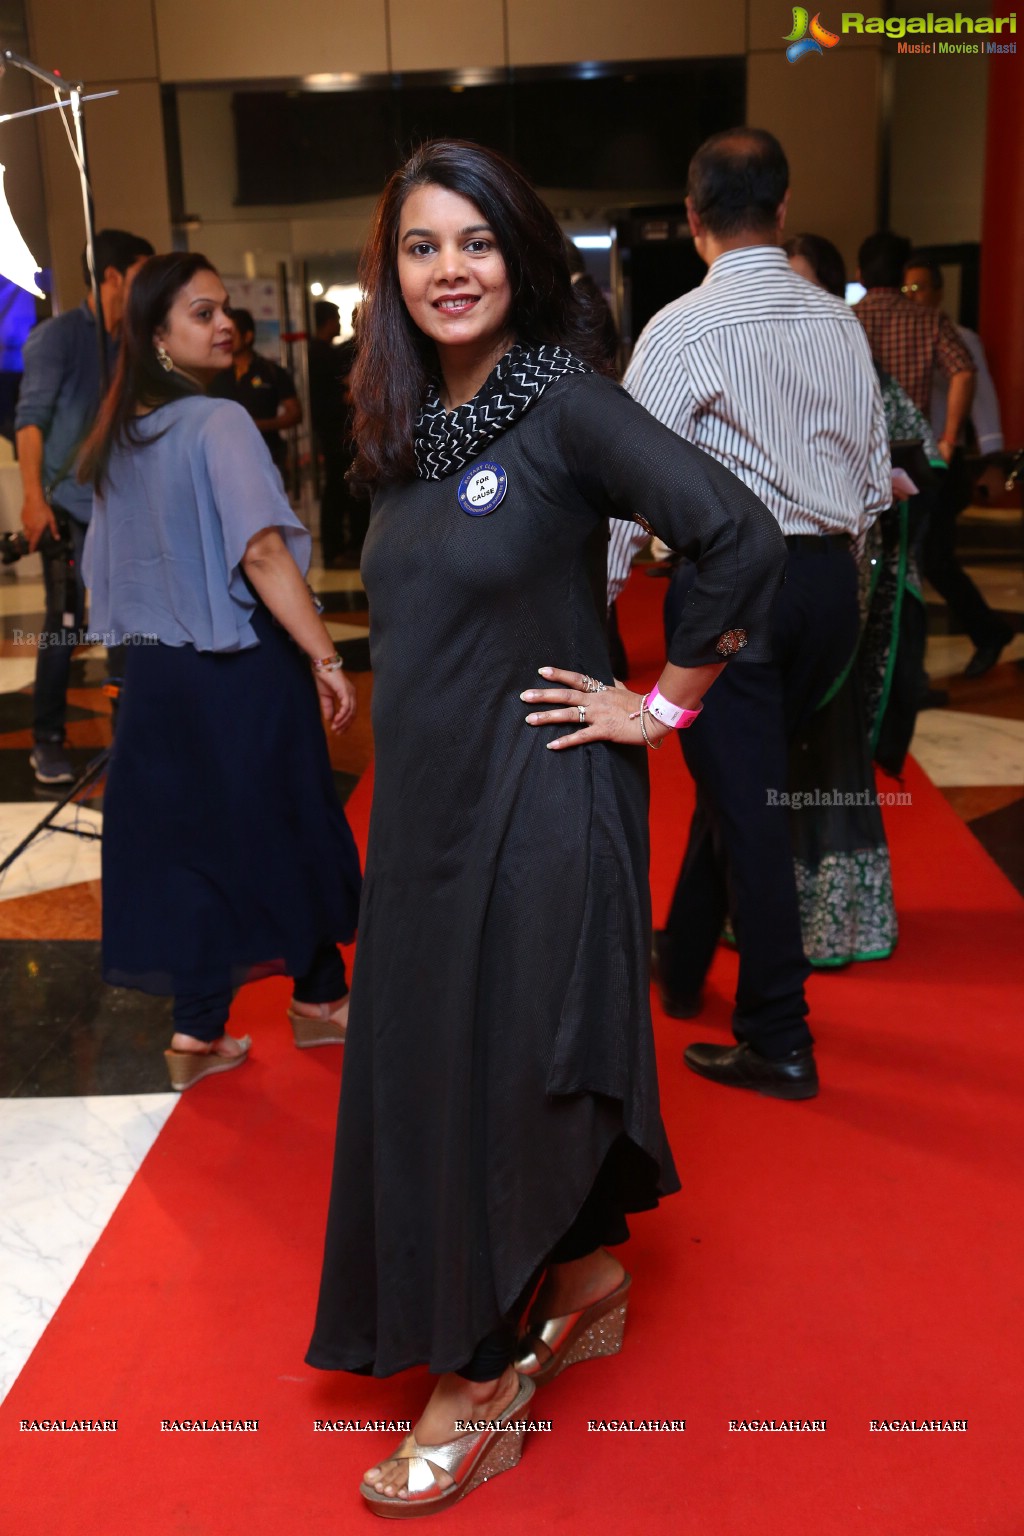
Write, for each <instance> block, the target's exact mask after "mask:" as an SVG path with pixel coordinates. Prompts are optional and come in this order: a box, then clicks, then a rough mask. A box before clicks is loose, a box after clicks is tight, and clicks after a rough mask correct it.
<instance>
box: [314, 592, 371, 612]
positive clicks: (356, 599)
mask: <svg viewBox="0 0 1024 1536" xmlns="http://www.w3.org/2000/svg"><path fill="white" fill-rule="evenodd" d="M314 590H315V588H314ZM316 595H317V597H318V598H319V599H320V601H321V603H323V606H324V612H325V613H367V612H368V611H369V606H370V605H369V600H368V598H367V596H366V593H365V592H364V591H363V590H362V589H361V588H359V589H357V590H355V591H344V592H334V591H332V592H317V594H316Z"/></svg>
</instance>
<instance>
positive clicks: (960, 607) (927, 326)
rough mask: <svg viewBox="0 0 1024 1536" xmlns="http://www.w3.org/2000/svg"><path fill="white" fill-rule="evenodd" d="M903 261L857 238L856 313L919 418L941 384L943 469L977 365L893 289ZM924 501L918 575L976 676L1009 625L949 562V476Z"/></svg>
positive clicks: (950, 327)
mask: <svg viewBox="0 0 1024 1536" xmlns="http://www.w3.org/2000/svg"><path fill="white" fill-rule="evenodd" d="M909 256H910V241H909V240H905V239H903V237H902V236H900V235H894V234H890V233H888V232H883V233H880V234H877V235H871V236H870V237H869V238H868V239H867V240H865V241H864V244H863V245H862V246H861V248H860V252H859V264H860V279H861V282H862V283H863V284H864V286H865V287H866V288H867V290H868V291H867V293H866V294H865V296H864V298H863V299H861V301H860V303H859V304H858V305H857V306H856V313H857V316H858V318H859V320H860V322H861V324H862V325H863V327H864V330H865V332H866V333H867V338H868V343H869V344H870V347H871V352H872V355H873V357H874V359H875V362H876V363H877V364H878V366H879V367H880V368H883V369H884V370H885V372H886V373H889V374H891V375H892V377H893V378H894V379H895V380H896V382H897V384H901V385H902V386H903V388H904V389H905V390H906V392H907V394H908V395H909V396H910V398H911V399H912V400H913V402H914V404H915V405H916V406H917V407H918V409H919V410H920V411H921V412H922V413H923V414H924V416H925V417H930V416H931V414H932V405H933V391H934V390H936V389H937V388H938V386H939V382H940V381H942V380H944V381H945V386H946V412H945V422H944V424H943V428H942V435H941V436H940V437H939V439H938V445H939V453H940V454H941V455H942V457H943V459H944V460H945V462H946V464H947V465H948V464H949V463H950V460H951V459H953V457H954V455H955V454H956V451H957V444H958V442H959V440H960V437H961V432H962V429H963V427H964V426H965V425H966V423H967V420H968V418H969V417H970V414H971V405H972V402H973V400H974V389H975V382H976V379H977V368H976V365H975V362H974V358H973V357H972V356H971V353H970V350H969V348H968V347H967V344H966V342H965V341H964V339H963V337H962V336H961V335H960V332H959V330H958V329H957V327H956V326H955V325H954V324H953V322H952V320H950V318H949V316H948V315H944V314H943V313H942V311H941V310H940V309H938V308H931V307H928V306H926V305H923V304H918V303H915V301H914V300H913V299H911V298H908V297H906V296H904V294H903V293H902V292H901V291H900V290H901V286H902V284H903V274H904V269H905V267H906V264H907V260H908V258H909ZM923 499H924V498H922V500H923ZM928 503H929V504H928V513H927V520H926V523H925V526H924V530H923V536H922V544H921V561H922V566H923V569H924V573H925V575H926V576H927V577H928V580H929V581H930V582H931V583H932V585H933V586H934V587H936V588H937V589H938V591H939V593H940V594H941V595H942V597H944V598H945V600H946V602H947V604H948V605H949V607H950V611H951V612H952V613H953V614H954V616H955V617H956V619H957V620H958V622H959V623H960V624H962V625H963V627H964V628H965V629H966V630H967V633H968V634H969V635H970V637H971V640H972V642H973V644H974V647H975V650H974V655H973V656H972V657H971V658H970V660H969V661H968V663H967V665H966V667H965V668H964V676H965V677H981V676H982V675H983V674H984V673H985V672H987V671H988V670H989V669H990V668H991V667H993V666H995V664H996V662H997V661H998V659H999V655H1000V652H1001V651H1002V649H1003V647H1004V646H1006V645H1008V644H1009V642H1010V640H1012V638H1013V627H1012V625H1010V624H1008V623H1007V622H1006V620H1005V619H1004V618H1002V617H1001V616H1000V615H999V614H998V613H993V611H992V609H991V608H990V607H989V606H988V604H987V603H986V601H985V599H984V597H983V596H982V594H981V593H980V592H979V591H978V589H977V587H976V586H975V585H974V583H973V582H972V581H971V579H970V577H969V576H968V575H967V573H966V571H964V570H963V568H962V566H961V565H960V562H959V561H958V560H957V558H956V548H955V540H956V533H955V525H956V515H957V512H958V511H959V505H958V503H957V498H956V485H955V479H954V477H953V476H952V475H950V474H944V475H943V476H942V482H941V484H940V485H939V486H938V488H937V490H935V491H934V492H932V493H931V494H930V495H929V497H928ZM922 689H923V691H922V700H923V702H924V703H925V704H942V703H947V702H948V695H947V694H946V693H945V692H944V690H941V689H930V688H928V684H927V679H923V680H922Z"/></svg>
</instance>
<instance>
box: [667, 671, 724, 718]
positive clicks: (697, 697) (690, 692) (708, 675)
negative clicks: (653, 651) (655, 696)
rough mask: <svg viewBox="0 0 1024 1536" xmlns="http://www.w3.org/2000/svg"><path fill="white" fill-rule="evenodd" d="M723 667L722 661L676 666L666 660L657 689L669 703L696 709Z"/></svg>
mask: <svg viewBox="0 0 1024 1536" xmlns="http://www.w3.org/2000/svg"><path fill="white" fill-rule="evenodd" d="M724 668H725V662H724V661H718V662H711V663H709V664H708V665H707V666H705V667H677V666H675V665H674V664H673V663H672V662H671V661H666V663H665V670H664V672H663V673H662V674H661V677H660V678H659V679H658V690H659V692H661V693H663V694H664V695H665V697H666V699H668V701H669V703H670V704H677V705H678V706H679V708H680V709H696V708H697V706H698V705H699V703H700V701H701V699H702V698H703V697H704V695H705V694H706V693H707V691H708V689H709V688H710V687H711V684H712V683H713V682H714V680H715V678H716V677H717V676H718V674H719V673H720V672H721V671H723V670H724Z"/></svg>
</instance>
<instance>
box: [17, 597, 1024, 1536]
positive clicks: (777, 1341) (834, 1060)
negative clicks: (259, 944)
mask: <svg viewBox="0 0 1024 1536" xmlns="http://www.w3.org/2000/svg"><path fill="white" fill-rule="evenodd" d="M662 593H663V587H662V585H661V583H657V582H653V581H649V580H647V579H645V578H642V577H639V576H637V577H634V579H633V582H632V584H631V587H630V589H629V591H628V593H627V598H626V602H625V614H624V619H625V622H624V631H625V634H626V642H627V646H628V647H629V648H630V651H631V655H632V658H633V662H634V670H635V672H636V673H637V675H638V676H639V678H640V679H641V680H643V681H650V680H653V678H654V676H656V674H657V670H658V666H659V655H658V643H657V616H658V608H659V606H660V599H661V596H662ZM652 769H653V773H654V809H653V814H654V818H655V823H656V826H657V829H658V832H657V837H656V840H655V846H656V850H657V853H656V860H655V867H654V871H653V879H654V891H655V912H656V915H657V916H658V917H660V916H661V915H662V913H663V911H664V907H665V903H666V901H667V898H668V894H669V891H670V888H671V883H672V880H673V879H674V876H675V866H676V862H677V857H678V850H679V849H680V848H681V846H682V841H683V837H684V833H685V827H686V823H687V818H688V811H689V804H690V795H689V790H688V786H687V782H686V779H685V774H684V771H683V768H682V765H681V759H680V754H679V753H678V751H677V750H675V749H674V747H673V746H672V744H671V743H670V744H669V746H668V747H666V749H665V750H664V751H663V752H661V753H659V754H658V755H657V756H656V757H654V758H652ZM907 787H909V789H910V790H911V792H912V794H913V804H912V806H910V807H899V808H894V809H893V810H892V811H891V812H890V813H889V816H888V826H889V831H890V838H891V845H892V852H893V863H894V868H895V877H896V890H897V899H898V904H899V909H900V919H901V938H900V944H899V948H898V950H897V953H896V955H895V956H894V958H893V959H892V960H890V961H888V962H884V963H880V964H875V965H870V964H868V965H862V966H860V967H857V968H854V969H853V970H851V971H849V972H846V973H840V974H836V975H827V976H822V975H819V976H815V977H814V978H812V981H811V983H810V987H811V1005H812V1019H813V1024H814V1028H815V1031H816V1034H817V1037H818V1041H819V1051H818V1054H819V1062H820V1066H821V1071H822V1078H823V1084H824V1087H823V1090H822V1093H821V1096H820V1097H819V1098H818V1099H816V1100H814V1101H813V1102H811V1103H809V1104H795V1105H789V1104H779V1103H775V1102H771V1101H768V1100H764V1099H761V1098H758V1097H756V1096H753V1095H745V1094H738V1093H733V1092H728V1091H726V1090H723V1089H718V1088H715V1087H713V1086H712V1085H710V1084H708V1083H704V1082H702V1081H700V1080H699V1079H697V1078H695V1077H693V1076H692V1075H691V1074H689V1073H687V1072H686V1071H685V1070H684V1069H683V1067H682V1066H681V1063H680V1051H681V1048H682V1046H683V1045H684V1044H686V1043H687V1042H688V1041H690V1040H692V1039H698V1038H705V1037H706V1038H709V1039H712V1040H725V1039H726V1038H727V1036H726V1030H727V1027H728V1017H729V997H730V992H731V986H732V979H733V975H734V966H735V960H734V958H733V957H732V956H731V955H729V954H728V953H725V952H723V953H721V955H720V956H719V958H718V960H717V961H716V965H715V969H714V972H713V975H712V985H711V998H710V1002H709V1006H708V1009H707V1011H706V1014H705V1016H704V1018H703V1019H701V1020H699V1021H695V1022H694V1023H693V1024H692V1025H689V1024H688V1025H681V1024H677V1023H673V1022H671V1021H669V1020H665V1019H658V1021H657V1030H658V1039H659V1048H660V1065H661V1073H662V1088H663V1096H664V1109H665V1118H666V1121H667V1124H668V1127H669V1130H670V1133H671V1135H672V1139H673V1143H674V1147H675V1152H676V1157H677V1161H678V1163H679V1167H680V1170H681V1172H682V1174H683V1179H684V1185H685V1188H684V1191H683V1193H682V1194H681V1195H679V1196H677V1197H675V1198H673V1199H672V1200H670V1201H668V1202H667V1203H666V1204H665V1206H664V1207H663V1209H662V1210H661V1211H660V1212H658V1213H653V1214H651V1215H648V1216H644V1217H640V1218H638V1219H637V1220H636V1222H635V1227H634V1240H633V1242H632V1243H631V1245H630V1249H629V1255H628V1262H629V1265H630V1268H631V1269H632V1271H633V1273H634V1276H635V1284H634V1289H633V1302H632V1307H631V1312H630V1321H629V1325H628V1331H627V1343H626V1349H625V1350H624V1352H623V1353H622V1354H621V1355H620V1356H618V1357H616V1358H614V1359H611V1360H603V1361H599V1362H593V1363H589V1364H587V1365H585V1366H583V1367H575V1368H573V1369H572V1370H570V1371H568V1372H567V1373H565V1374H564V1375H563V1376H562V1377H561V1378H559V1379H558V1380H557V1381H556V1382H554V1383H553V1384H552V1385H550V1386H549V1387H547V1388H545V1389H544V1391H543V1395H542V1396H539V1397H538V1399H537V1402H536V1413H537V1415H538V1416H540V1415H543V1416H545V1417H549V1418H550V1419H551V1420H552V1421H553V1432H552V1433H550V1434H534V1435H533V1436H531V1437H530V1439H529V1440H528V1443H527V1449H526V1453H525V1456H524V1459H523V1463H522V1466H521V1467H520V1469H519V1470H518V1471H517V1472H515V1473H513V1474H512V1475H511V1476H507V1477H502V1478H500V1479H498V1481H496V1482H495V1483H494V1484H493V1485H490V1486H488V1487H487V1488H485V1489H483V1490H481V1491H480V1492H478V1493H475V1494H474V1495H473V1496H472V1497H471V1498H470V1499H469V1500H468V1501H467V1502H466V1503H464V1504H461V1505H459V1506H458V1507H457V1508H456V1509H455V1510H453V1511H452V1512H451V1513H449V1514H448V1515H446V1516H443V1517H440V1518H441V1519H443V1521H444V1523H445V1529H448V1530H451V1531H453V1532H457V1531H468V1530H470V1529H484V1530H486V1531H487V1532H493V1533H495V1536H513V1533H515V1536H519V1533H520V1532H522V1531H524V1530H541V1531H558V1530H564V1531H568V1530H570V1529H572V1530H577V1529H583V1530H587V1531H590V1532H593V1533H600V1536H604V1533H612V1532H619V1531H622V1532H626V1533H629V1536H632V1533H640V1532H643V1533H647V1532H661V1531H668V1530H671V1531H673V1532H674V1531H677V1530H678V1531H682V1532H686V1533H692V1536H847V1533H849V1536H854V1533H856V1536H976V1533H977V1536H981V1533H984V1536H1020V1533H1021V1532H1022V1531H1024V1495H1022V1492H1021V1479H1020V1473H1019V1443H1020V1433H1019V1421H1020V1416H1021V1412H1022V1405H1021V1400H1020V1387H1019V1382H1020V1361H1021V1359H1022V1358H1024V1350H1022V1340H1021V1320H1020V1319H1021V1307H1020V1297H1021V1275H1022V1274H1024V1251H1022V1250H1024V1240H1022V1223H1021V1219H1020V1207H1019V1171H1020V1168H1021V1166H1022V1157H1021V1150H1022V1149H1021V1141H1022V1136H1021V1130H1020V1124H1021V1113H1020V1102H1021V1077H1022V1071H1021V1068H1022V1065H1024V1042H1022V1040H1021V1035H1020V1025H1019V1011H1020V1010H1019V992H1018V993H1017V996H1016V997H1015V996H1014V992H1013V990H1012V983H1013V980H1014V978H1015V977H1016V978H1017V979H1019V977H1020V970H1021V967H1020V949H1021V925H1020V905H1021V904H1020V901H1019V898H1018V897H1017V895H1016V894H1015V892H1014V891H1013V889H1012V888H1011V886H1010V885H1009V884H1008V882H1007V881H1006V880H1005V879H1004V878H1003V877H1002V875H1001V874H1000V873H999V871H998V870H997V869H996V868H995V866H994V865H993V864H992V863H991V862H990V861H989V859H988V857H987V856H986V854H985V853H984V852H983V851H982V850H981V848H980V847H979V845H978V844H977V843H976V842H975V840H974V839H973V837H972V836H971V834H970V833H969V832H968V831H967V829H966V828H965V827H964V826H962V825H961V823H960V822H959V821H958V820H957V819H956V818H955V816H954V815H953V813H952V812H951V811H950V809H949V808H948V806H947V805H946V804H945V802H944V801H943V799H942V798H941V796H940V795H939V794H938V792H937V791H936V790H935V789H933V788H932V786H931V785H930V784H929V783H928V782H927V780H926V779H925V778H924V776H923V775H922V774H921V773H920V772H919V771H917V770H916V768H914V767H913V765H911V768H910V770H909V772H908V775H907ZM367 805H368V788H367V785H366V784H365V783H364V784H363V785H361V786H360V789H359V790H358V791H357V793H356V796H355V797H354V800H353V803H352V807H351V811H352V819H353V824H354V825H355V826H356V828H357V831H358V832H359V833H360V834H362V833H363V832H364V831H365V817H366V810H367ZM286 995H287V986H286V984H285V983H283V982H266V983H263V984H261V985H259V986H257V987H252V988H250V989H248V990H247V991H245V992H243V993H242V994H241V995H240V997H239V1000H238V1003H237V1005H236V1009H235V1013H234V1015H233V1024H234V1027H236V1028H237V1029H238V1030H240V1031H241V1030H245V1029H247V1028H248V1029H251V1031H252V1033H253V1035H254V1037H255V1040H256V1045H255V1048H254V1053H253V1060H252V1062H251V1064H250V1065H248V1066H247V1067H245V1068H244V1069H243V1071H241V1072H239V1073H238V1074H237V1076H232V1077H231V1078H230V1079H228V1080H224V1081H218V1080H212V1081H210V1082H208V1083H205V1084H201V1085H199V1086H198V1087H197V1088H196V1089H195V1090H194V1091H192V1092H190V1093H188V1094H186V1095H185V1097H184V1099H183V1101H182V1102H181V1104H180V1105H179V1106H178V1107H177V1109H176V1111H175V1113H174V1114H173V1116H172V1117H171V1119H170V1121H169V1123H168V1125H167V1127H166V1129H165V1130H164V1131H163V1133H162V1134H161V1136H160V1137H159V1139H158V1141H157V1142H156V1145H155V1147H154V1149H153V1151H152V1152H151V1153H150V1155H149V1157H148V1158H147V1160H146V1162H145V1163H144V1165H143V1167H142V1169H141V1170H140V1172H139V1174H138V1175H137V1177H136V1179H135V1181H134V1183H133V1184H132V1186H131V1188H130V1189H129V1191H128V1193H127V1194H126V1196H125V1198H124V1200H123V1201H122V1203H121V1205H120V1206H119V1208H118V1210H117V1211H116V1213H115V1215H114V1217H113V1219H112V1221H111V1222H110V1224H109V1226H108V1228H107V1230H106V1232H105V1233H104V1235H103V1237H102V1238H101V1240H100V1241H99V1243H98V1244H97V1246H96V1248H95V1250H94V1252H93V1254H92V1256H91V1258H90V1259H89V1261H88V1263H87V1264H86V1265H85V1267H84V1269H83V1270H82V1273H81V1275H80V1276H79V1278H78V1280H77V1282H76V1283H75V1285H74V1286H73V1287H72V1289H71V1291H70V1293H69V1295H68V1297H67V1299H66V1300H65V1302H64V1304H63V1306H62V1307H61V1308H60V1310H59V1312H58V1314H57V1316H56V1317H55V1318H54V1320H53V1322H52V1323H51V1325H50V1327H49V1328H48V1329H47V1332H46V1334H45V1336H44V1338H43V1339H42V1341H41V1343H40V1345H39V1346H38V1348H37V1349H36V1351H35V1353H34V1355H33V1356H32V1358H31V1360H30V1361H29V1363H28V1365H27V1367H26V1368H25V1370H24V1372H23V1373H22V1375H21V1377H20V1379H19V1380H18V1382H17V1384H16V1385H15V1387H14V1389H13V1390H12V1392H11V1394H10V1396H9V1397H8V1399H7V1401H6V1403H5V1404H4V1406H3V1408H2V1410H0V1437H2V1439H0V1456H2V1465H3V1474H2V1479H0V1481H2V1484H3V1489H2V1492H0V1516H3V1517H2V1518H0V1529H3V1530H4V1531H10V1532H11V1533H12V1536H15V1533H16V1536H44V1533H45V1536H53V1533H54V1532H57V1533H60V1536H292V1533H296V1536H299V1533H301V1536H319V1533H328V1532H331V1533H333V1532H339V1531H342V1532H347V1531H350V1530H366V1531H369V1530H370V1529H373V1528H374V1527H372V1525H371V1522H372V1519H373V1517H372V1516H371V1515H370V1514H368V1513H367V1512H365V1511H364V1510H363V1508H362V1505H361V1501H360V1500H359V1498H358V1495H357V1494H356V1492H355V1489H356V1485H357V1483H358V1480H359V1473H360V1472H361V1470H362V1468H363V1467H365V1466H367V1465H370V1464H371V1463H372V1462H373V1461H374V1459H375V1458H376V1457H377V1456H378V1455H379V1454H380V1453H381V1450H382V1449H383V1448H384V1446H383V1445H382V1439H381V1437H380V1436H379V1435H373V1434H370V1435H366V1434H351V1433H350V1434H344V1433H336V1434H316V1433H314V1432H313V1422H314V1420H315V1419H323V1418H343V1419H355V1418H363V1419H367V1418H398V1417H401V1416H402V1415H404V1414H405V1415H408V1414H411V1415H412V1417H415V1414H416V1409H417V1406H418V1404H419V1402H420V1401H421V1399H422V1397H423V1396H424V1395H425V1391H426V1378H425V1377H424V1376H423V1375H422V1374H417V1377H416V1379H415V1380H414V1379H412V1377H409V1376H407V1377H404V1378H402V1377H399V1378H393V1379H391V1380H390V1381H386V1382H372V1381H369V1382H368V1381H364V1380H361V1379H358V1378H354V1377H348V1376H331V1375H325V1374H321V1373H318V1372H315V1371H312V1370H310V1369H309V1368H308V1367H306V1366H305V1365H304V1364H303V1358H302V1357H303V1353H304V1350H305V1346H306V1342H307V1337H308V1332H309V1328H310V1324H311V1320H312V1312H313V1304H314V1299H315V1293H316V1285H317V1278H318V1260H319V1252H320V1244H321V1238H322V1227H323V1215H324V1207H325V1202H326V1198H327V1176H328V1166H329V1162H330V1156H331V1145H332V1137H333V1129H334V1117H335V1108H336V1102H337V1092H338V1079H339V1072H340V1067H341V1053H340V1052H337V1051H330V1050H323V1051H311V1052H298V1051H295V1050H294V1049H293V1048H292V1046H291V1044H290V1036H289V1033H288V1030H287V1027H286V1024H285V1021H284V1017H283V1010H284V1004H285V999H286ZM429 1025H430V1021H429V1019H426V1020H424V1028H429ZM40 1418H50V1419H68V1420H70V1419H73V1418H88V1419H113V1418H116V1419H117V1420H118V1422H119V1429H118V1432H117V1433H116V1434H106V1435H101V1434H73V1433H64V1434H60V1435H56V1434H40V1433H23V1432H21V1431H20V1430H19V1421H21V1420H22V1419H28V1420H33V1419H40ZM186 1418H191V1419H214V1418H217V1419H230V1420H245V1419H258V1420H259V1430H258V1432H257V1433H250V1434H244V1433H242V1434H212V1433H208V1434H195V1433H193V1434H182V1433H165V1432H161V1429H160V1424H161V1421H162V1420H165V1419H168V1420H175V1419H179V1420H180V1419H186ZM609 1418H616V1419H624V1418H625V1419H629V1418H634V1419H640V1418H647V1419H649V1418H659V1419H685V1420H686V1431H685V1433H683V1434H628V1435H626V1434H610V1433H608V1434H596V1433H588V1431H587V1421H588V1419H609ZM751 1419H756V1420H766V1419H767V1420H770V1419H775V1420H776V1421H778V1420H780V1419H790V1420H800V1421H806V1420H815V1419H819V1420H820V1419H825V1420H827V1423H828V1428H827V1431H826V1432H825V1433H795V1432H788V1433H759V1434H753V1433H744V1432H735V1433H733V1432H730V1431H729V1428H728V1425H729V1421H730V1420H751ZM872 1419H876V1420H893V1419H895V1420H899V1421H906V1420H918V1421H921V1420H940V1421H951V1420H965V1419H966V1420H967V1421H968V1429H967V1431H966V1433H934V1432H931V1433H906V1432H903V1433H893V1432H877V1433H872V1432H871V1431H870V1429H869V1424H870V1421H871V1420H872ZM389 1438H390V1437H385V1441H384V1443H385V1444H386V1443H387V1440H388V1439H389ZM1014 1445H1017V1446H1018V1450H1017V1451H1016V1452H1015V1451H1014V1449H1013V1447H1014Z"/></svg>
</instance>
